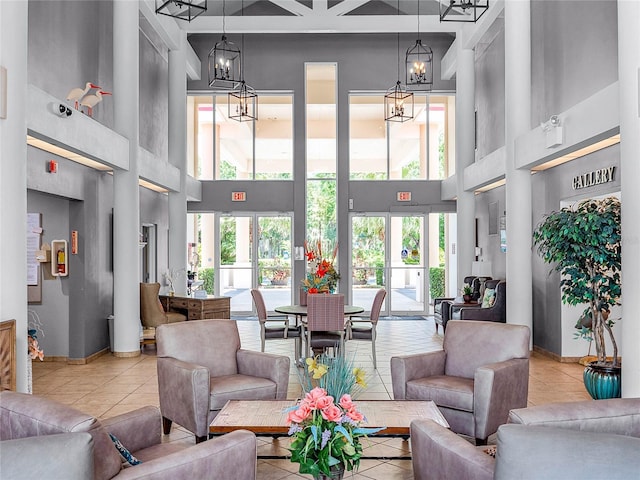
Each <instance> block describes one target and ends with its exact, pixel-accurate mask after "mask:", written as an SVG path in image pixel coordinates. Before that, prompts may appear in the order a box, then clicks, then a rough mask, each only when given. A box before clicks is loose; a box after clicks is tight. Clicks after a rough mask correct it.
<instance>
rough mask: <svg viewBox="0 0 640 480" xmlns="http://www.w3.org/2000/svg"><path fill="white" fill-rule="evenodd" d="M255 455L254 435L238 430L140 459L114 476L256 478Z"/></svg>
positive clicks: (120, 479)
mask: <svg viewBox="0 0 640 480" xmlns="http://www.w3.org/2000/svg"><path fill="white" fill-rule="evenodd" d="M257 458H258V453H257V448H256V436H255V435H254V434H253V433H251V432H248V431H246V430H237V431H235V432H231V433H227V434H226V435H223V436H221V437H218V438H214V439H212V440H209V441H207V442H202V443H199V444H197V445H194V446H191V447H189V448H186V449H184V450H181V451H179V452H174V453H171V454H169V455H165V456H162V457H159V458H155V459H153V460H149V461H143V462H142V463H141V464H140V465H136V466H135V467H131V468H125V469H124V470H121V471H120V474H119V475H117V476H116V477H115V478H117V479H118V480H128V479H135V478H144V479H145V480H161V479H166V480H175V479H183V478H189V479H191V478H193V479H196V478H224V479H225V480H249V479H255V478H256V467H257Z"/></svg>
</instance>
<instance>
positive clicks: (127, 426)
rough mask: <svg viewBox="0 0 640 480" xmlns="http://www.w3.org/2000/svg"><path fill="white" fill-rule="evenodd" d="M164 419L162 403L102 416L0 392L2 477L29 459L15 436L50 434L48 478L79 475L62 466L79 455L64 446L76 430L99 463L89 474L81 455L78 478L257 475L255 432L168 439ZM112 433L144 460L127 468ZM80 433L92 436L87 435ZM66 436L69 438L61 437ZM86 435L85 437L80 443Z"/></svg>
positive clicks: (44, 460)
mask: <svg viewBox="0 0 640 480" xmlns="http://www.w3.org/2000/svg"><path fill="white" fill-rule="evenodd" d="M160 425H161V422H160V412H159V411H158V409H157V408H156V407H143V408H140V409H138V410H134V411H132V412H129V413H125V414H122V415H118V416H116V417H112V418H109V419H106V420H103V421H102V422H100V421H99V420H97V419H96V418H94V417H92V416H90V415H87V414H85V413H82V412H80V411H78V410H76V409H74V408H72V407H70V406H67V405H63V404H61V403H58V402H55V401H53V400H49V399H46V398H43V397H38V396H36V395H28V394H24V393H16V392H9V391H4V392H0V440H2V441H1V442H0V451H1V452H2V454H1V455H0V456H1V457H2V464H1V465H2V472H1V473H2V478H5V473H6V474H7V478H15V477H13V476H12V475H9V474H8V472H10V471H13V470H14V469H15V468H18V467H19V466H20V462H22V461H23V459H19V458H13V457H12V456H10V454H9V452H11V451H14V448H15V445H16V444H15V443H13V442H16V441H17V440H18V439H23V440H24V439H27V438H28V439H29V440H33V441H31V443H32V444H33V445H32V446H35V445H37V444H39V443H41V442H42V441H43V438H42V437H44V436H49V437H52V438H50V439H47V440H48V441H49V442H54V443H56V447H52V446H51V445H49V449H48V451H47V452H45V453H43V454H42V455H41V456H39V457H38V458H37V462H38V463H41V464H44V465H45V466H46V465H48V468H49V469H48V473H47V475H44V476H43V478H64V479H65V480H66V479H69V478H74V477H73V476H67V475H66V474H64V473H62V472H59V471H58V470H57V468H58V467H57V466H58V465H59V463H60V461H61V460H64V459H66V460H68V461H69V462H74V461H76V459H75V458H73V459H69V458H68V455H69V454H68V453H67V452H66V451H65V450H63V448H64V445H66V444H68V442H69V440H68V438H65V437H66V436H65V435H59V434H62V433H64V434H70V435H72V436H75V435H80V434H85V433H86V434H89V435H90V444H91V446H92V447H93V455H92V459H91V460H92V461H91V462H90V463H92V465H93V468H92V471H91V472H90V473H89V474H87V472H86V468H87V460H86V458H85V457H82V458H79V459H77V460H78V462H79V463H82V464H83V465H84V466H83V467H82V468H83V469H85V470H84V473H82V472H81V473H79V474H83V475H84V477H82V476H81V477H78V478H93V479H95V480H107V479H111V478H117V479H122V480H125V479H133V478H145V479H149V480H151V479H155V480H160V479H167V480H169V479H171V480H181V479H189V480H192V479H194V478H210V477H212V476H213V477H218V478H223V477H224V478H225V480H226V479H235V480H247V479H255V477H256V467H257V449H256V437H255V435H254V434H253V433H251V432H248V431H236V432H233V433H229V434H227V435H224V436H222V437H219V438H217V439H215V440H213V441H210V442H205V443H203V444H200V445H188V444H185V443H184V442H170V443H162V436H161V430H160V428H161V427H160ZM109 433H111V434H112V435H115V437H117V438H118V440H120V442H121V443H122V445H124V446H125V447H126V448H127V449H128V450H129V451H130V452H131V453H132V454H133V455H134V456H135V457H136V458H138V459H139V460H140V461H141V462H142V463H141V464H139V465H135V466H129V467H127V468H123V466H122V462H123V458H122V457H121V456H120V454H119V453H118V451H117V450H116V447H115V446H114V443H113V442H112V440H111V438H110V437H109ZM34 437H37V438H34ZM53 437H58V438H53ZM80 437H83V438H84V441H85V442H86V435H80ZM61 439H62V441H64V442H65V443H61ZM82 441H83V439H82V438H79V439H77V440H76V441H75V443H78V442H82ZM45 442H46V440H45ZM27 443H29V442H27ZM26 451H27V450H25V452H26ZM80 451H82V450H80ZM33 462H36V459H33ZM45 468H46V467H45ZM31 473H32V474H33V472H31ZM52 475H59V476H57V477H55V476H52ZM30 478H33V476H30Z"/></svg>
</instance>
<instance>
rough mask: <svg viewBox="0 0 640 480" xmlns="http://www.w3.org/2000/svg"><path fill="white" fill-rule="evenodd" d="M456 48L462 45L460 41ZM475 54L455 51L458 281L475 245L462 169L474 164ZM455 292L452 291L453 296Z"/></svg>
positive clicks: (471, 203) (467, 270)
mask: <svg viewBox="0 0 640 480" xmlns="http://www.w3.org/2000/svg"><path fill="white" fill-rule="evenodd" d="M457 43H458V45H462V41H461V39H460V38H459V39H458V40H457ZM474 60H475V55H474V52H473V50H468V49H462V48H460V47H459V49H458V70H457V73H456V186H457V197H458V198H457V205H456V209H457V224H458V233H457V249H456V254H457V256H458V281H457V285H458V286H460V284H461V282H462V279H463V278H464V277H465V276H467V275H471V263H472V262H473V259H474V253H475V246H476V240H475V235H476V229H475V215H476V200H475V195H474V193H473V192H466V191H465V190H464V169H465V168H466V167H468V166H469V165H471V164H472V163H473V162H474V161H475V144H474V141H475V138H474V135H475V125H474V123H475V113H474V112H475V90H476V84H475V68H474ZM456 294H457V292H452V295H454V296H455V295H456Z"/></svg>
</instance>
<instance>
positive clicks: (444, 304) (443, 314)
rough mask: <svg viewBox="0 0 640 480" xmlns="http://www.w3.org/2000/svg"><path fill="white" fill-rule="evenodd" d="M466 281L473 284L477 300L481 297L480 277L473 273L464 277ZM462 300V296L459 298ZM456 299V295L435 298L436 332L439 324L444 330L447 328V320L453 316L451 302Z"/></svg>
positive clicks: (434, 317) (473, 295)
mask: <svg viewBox="0 0 640 480" xmlns="http://www.w3.org/2000/svg"><path fill="white" fill-rule="evenodd" d="M463 282H464V283H466V284H469V285H471V288H472V290H473V294H472V296H471V297H472V298H473V299H474V300H477V299H478V298H480V289H481V287H482V285H481V284H480V279H479V278H478V277H475V276H473V275H471V276H468V277H464V280H463ZM459 300H460V301H462V297H460V299H459ZM455 301H456V298H454V297H437V298H434V299H433V319H434V321H435V323H436V333H438V325H442V331H443V332H444V331H445V330H446V328H447V322H448V321H449V320H450V318H451V304H452V303H453V302H455Z"/></svg>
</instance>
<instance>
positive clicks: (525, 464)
mask: <svg viewBox="0 0 640 480" xmlns="http://www.w3.org/2000/svg"><path fill="white" fill-rule="evenodd" d="M599 401H600V400H598V402H599ZM639 451H640V439H637V438H630V437H626V436H623V435H610V434H598V433H593V432H576V431H574V430H567V429H562V428H548V427H537V426H528V425H502V426H501V427H500V429H499V430H498V442H497V455H496V468H495V479H496V480H507V479H509V480H511V479H514V478H544V479H549V480H564V479H567V478H571V479H586V478H606V479H608V480H624V479H628V478H637V477H638V472H639V471H640V455H638V452H639ZM585 452H597V453H594V454H592V455H585ZM611 458H615V463H614V464H612V463H611V462H609V461H606V460H604V459H611Z"/></svg>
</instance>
